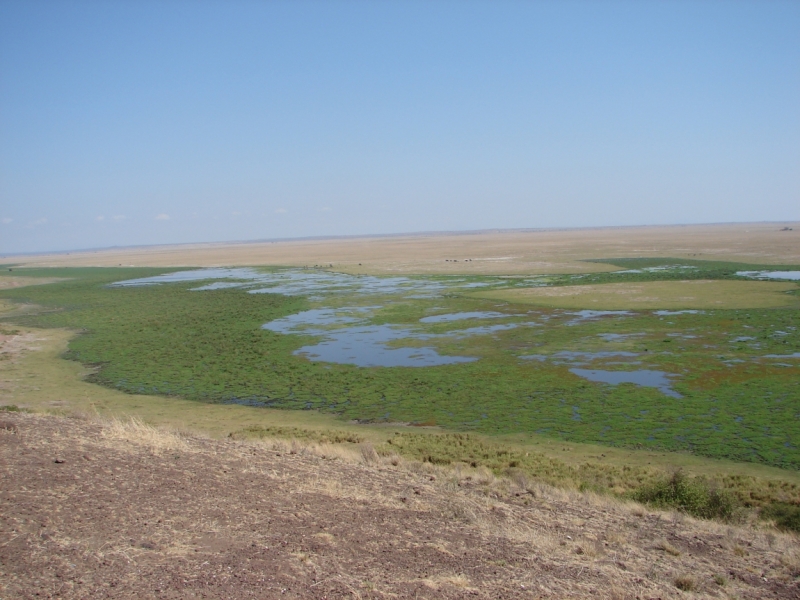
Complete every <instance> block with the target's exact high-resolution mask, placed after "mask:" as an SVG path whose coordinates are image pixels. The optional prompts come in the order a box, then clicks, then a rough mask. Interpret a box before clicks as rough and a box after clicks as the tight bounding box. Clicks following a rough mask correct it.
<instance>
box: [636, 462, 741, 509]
mask: <svg viewBox="0 0 800 600" xmlns="http://www.w3.org/2000/svg"><path fill="white" fill-rule="evenodd" d="M632 498H633V499H634V500H636V501H638V502H643V503H645V504H652V505H654V506H658V507H662V508H674V509H677V510H680V511H682V512H685V513H688V514H690V515H693V516H695V517H700V518H703V519H722V520H728V519H730V518H731V517H733V515H734V513H735V511H736V508H737V504H736V501H735V499H734V497H733V496H732V495H731V494H730V493H728V492H726V491H724V490H720V489H717V488H716V487H715V486H713V485H711V484H710V483H709V482H708V481H707V480H706V479H704V478H702V477H695V478H691V479H690V478H688V477H686V475H685V474H684V473H683V472H682V471H680V470H678V471H676V472H675V473H674V474H673V475H672V477H670V478H669V479H664V480H661V481H657V482H656V483H652V484H649V485H646V486H644V487H642V488H640V489H638V490H636V491H635V492H633V494H632Z"/></svg>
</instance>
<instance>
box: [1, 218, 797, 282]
mask: <svg viewBox="0 0 800 600" xmlns="http://www.w3.org/2000/svg"><path fill="white" fill-rule="evenodd" d="M784 227H789V228H791V229H792V231H784V230H782V229H784ZM637 256H644V257H658V256H671V257H691V258H697V259H705V260H727V261H740V262H751V263H757V264H797V263H800V224H797V223H780V224H777V223H750V224H722V225H686V226H658V227H656V226H653V227H608V228H595V229H569V230H539V231H537V230H509V231H485V232H473V233H458V234H429V235H423V234H419V235H398V236H384V237H380V236H379V237H358V238H337V239H317V240H287V241H277V242H251V243H218V244H187V245H174V246H152V247H139V248H115V249H107V250H97V251H88V252H72V253H62V254H49V255H32V256H13V257H0V261H2V262H6V263H10V264H19V265H24V266H120V265H122V266H162V267H163V266H233V265H254V266H255V265H286V266H314V265H319V266H324V267H328V265H333V268H334V269H335V270H338V271H345V272H352V273H376V274H378V273H407V274H413V273H420V274H423V273H429V274H430V273H437V274H448V273H449V274H499V275H531V274H548V273H586V272H598V271H608V270H614V267H611V266H609V265H601V264H592V263H584V262H579V261H581V260H583V259H597V258H612V257H614V258H617V257H637ZM453 261H458V262H453Z"/></svg>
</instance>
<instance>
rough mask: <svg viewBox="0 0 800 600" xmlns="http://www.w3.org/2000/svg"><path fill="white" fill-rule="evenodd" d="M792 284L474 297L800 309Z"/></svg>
mask: <svg viewBox="0 0 800 600" xmlns="http://www.w3.org/2000/svg"><path fill="white" fill-rule="evenodd" d="M796 289H797V285H796V284H794V283H781V282H773V281H705V280H694V281H648V282H644V283H606V284H599V285H575V286H563V287H551V288H547V287H539V288H516V289H510V290H497V291H491V292H476V293H473V294H470V295H471V296H475V297H478V298H493V299H496V300H505V301H507V302H520V303H525V304H536V305H539V306H552V307H556V308H590V309H591V308H596V309H601V310H625V309H657V308H664V309H682V308H686V309H693V308H694V309H703V308H709V309H710V308H778V307H786V306H798V307H800V297H797V296H795V295H790V294H787V293H786V292H789V291H793V290H796Z"/></svg>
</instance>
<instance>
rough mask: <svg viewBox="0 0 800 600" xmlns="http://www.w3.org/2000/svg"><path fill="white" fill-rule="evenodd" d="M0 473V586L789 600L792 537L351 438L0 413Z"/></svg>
mask: <svg viewBox="0 0 800 600" xmlns="http://www.w3.org/2000/svg"><path fill="white" fill-rule="evenodd" d="M354 454H355V453H354ZM448 473H449V475H448ZM0 477H1V478H2V482H3V485H2V489H0V509H1V510H0V540H2V541H0V597H2V598H56V597H58V598H196V597H197V598H199V597H203V598H248V597H253V598H278V597H286V598H319V599H322V598H390V597H392V598H398V597H399V598H467V597H476V598H544V597H547V598H550V597H553V598H588V597H597V598H642V599H644V598H683V597H687V594H686V592H683V591H681V590H679V589H678V587H676V583H677V584H680V585H683V586H689V587H693V588H694V591H693V592H692V593H691V594H690V595H689V597H710V598H728V597H735V598H797V597H800V583H799V582H798V576H800V556H799V555H798V545H797V540H796V538H794V537H790V536H785V535H782V534H777V533H769V532H763V533H761V532H757V531H754V530H752V529H747V528H736V527H728V526H723V525H719V524H713V523H706V522H697V521H694V520H691V519H688V518H683V517H680V516H676V515H668V514H665V513H652V512H648V511H645V510H642V509H641V508H639V507H635V506H624V505H619V504H615V503H613V502H611V501H609V500H604V499H599V498H595V497H592V496H587V495H580V494H577V493H567V492H560V491H558V490H554V489H551V488H545V487H542V486H537V485H535V484H530V483H528V482H524V481H520V482H516V483H511V482H508V481H506V482H505V483H503V482H498V481H497V480H494V479H493V478H492V477H491V476H490V475H489V476H488V478H484V479H481V477H479V476H477V475H476V476H472V475H465V474H463V473H459V472H457V471H452V470H451V471H449V472H447V471H444V470H442V469H435V468H434V467H431V466H429V465H428V466H426V465H419V464H417V465H416V466H414V465H413V464H403V463H399V464H398V465H393V464H392V461H391V459H379V458H378V457H377V456H376V455H374V451H372V452H370V447H362V452H361V460H360V462H356V461H354V460H352V459H351V460H347V459H344V458H342V457H340V456H338V455H337V452H336V449H335V448H330V447H329V448H328V449H325V448H321V447H317V448H316V449H314V450H312V449H309V448H307V447H302V446H299V445H294V446H293V445H291V444H289V443H286V442H274V443H272V444H263V443H262V444H252V443H244V442H237V441H232V440H231V441H224V440H223V441H219V440H209V439H204V438H198V437H191V436H178V435H176V434H172V433H168V432H159V431H157V430H154V429H151V428H147V427H144V426H139V425H136V424H127V425H125V424H122V423H119V422H117V423H113V422H112V423H109V422H105V423H104V422H99V421H94V420H85V419H77V418H66V417H55V416H45V415H35V414H24V413H5V414H2V413H0ZM715 577H716V580H715ZM681 578H683V579H681ZM681 582H682V583H681ZM687 582H688V583H687Z"/></svg>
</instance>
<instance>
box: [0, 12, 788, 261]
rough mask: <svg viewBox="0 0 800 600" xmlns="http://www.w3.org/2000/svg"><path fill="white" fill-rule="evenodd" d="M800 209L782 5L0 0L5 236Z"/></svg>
mask: <svg viewBox="0 0 800 600" xmlns="http://www.w3.org/2000/svg"><path fill="white" fill-rule="evenodd" d="M797 219H800V2H796V1H794V2H770V1H767V0H759V1H757V2H733V1H731V2H722V1H720V2H712V1H706V2H666V1H662V2H655V1H653V2H638V1H636V2H634V1H630V2H602V1H594V0H593V1H591V2H563V1H562V2H497V1H492V2H464V1H457V2H435V1H434V2H431V1H425V2H411V1H407V2H388V1H376V2H353V1H351V2H344V1H342V2H335V1H326V2H298V1H292V2H288V1H287V2H277V1H276V2H268V1H266V0H265V1H261V2H229V1H226V2H194V1H188V0H187V1H184V2H181V1H174V2H169V1H152V2H148V1H146V0H137V1H129V2H124V1H116V2H70V1H68V0H59V1H58V2H50V3H48V2H37V1H35V0H24V1H18V2H16V1H8V0H3V1H0V252H4V253H8V252H27V251H44V250H63V249H74V248H87V247H99V246H110V245H130V244H152V243H170V242H191V241H219V240H243V239H258V238H278V237H296V236H312V235H348V234H366V233H393V232H410V231H431V230H465V229H484V228H496V227H497V228H510V227H571V226H595V225H631V224H649V223H658V224H666V223H697V222H720V221H726V222H727V221H761V220H797Z"/></svg>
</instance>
